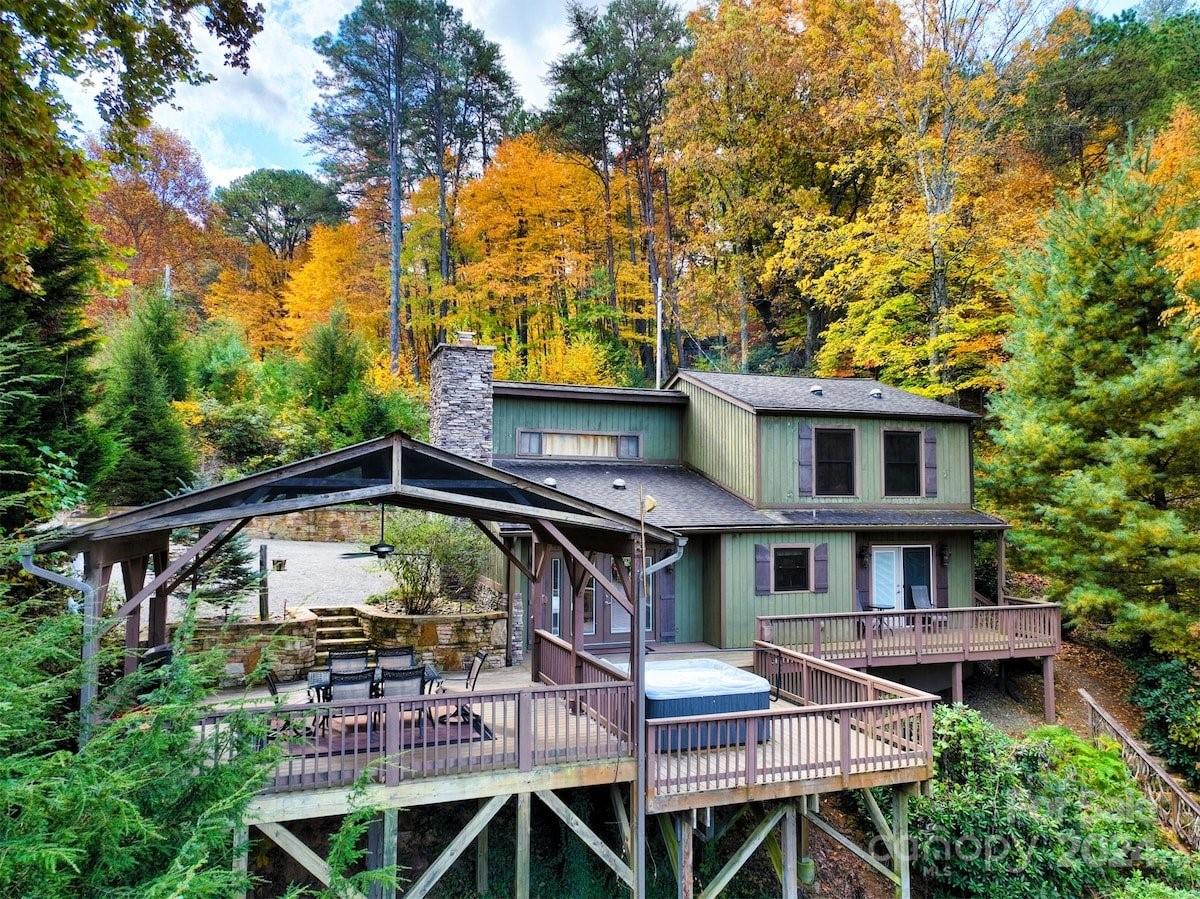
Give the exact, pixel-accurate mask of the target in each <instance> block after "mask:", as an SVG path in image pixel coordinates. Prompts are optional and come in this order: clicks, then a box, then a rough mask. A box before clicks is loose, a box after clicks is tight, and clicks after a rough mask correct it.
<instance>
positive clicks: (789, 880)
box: [782, 804, 800, 899]
mask: <svg viewBox="0 0 1200 899" xmlns="http://www.w3.org/2000/svg"><path fill="white" fill-rule="evenodd" d="M782 842H783V899H796V897H797V896H799V894H800V884H799V882H798V880H797V870H796V867H797V862H798V859H797V857H796V848H797V847H796V843H797V840H796V806H794V805H790V804H789V805H788V807H787V810H786V811H785V812H784V813H783V839H782Z"/></svg>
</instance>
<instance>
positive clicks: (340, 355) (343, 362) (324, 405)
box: [303, 309, 367, 410]
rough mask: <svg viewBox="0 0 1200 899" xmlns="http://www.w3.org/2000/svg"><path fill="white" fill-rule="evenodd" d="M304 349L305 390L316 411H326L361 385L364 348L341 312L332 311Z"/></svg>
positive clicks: (338, 310) (313, 330)
mask: <svg viewBox="0 0 1200 899" xmlns="http://www.w3.org/2000/svg"><path fill="white" fill-rule="evenodd" d="M303 349H304V372H303V381H304V387H305V390H306V391H307V393H308V397H309V400H310V401H311V403H312V404H313V406H315V407H316V408H317V409H322V410H324V409H328V408H329V407H330V406H332V405H333V404H334V403H335V402H336V401H337V400H338V398H339V397H342V396H344V395H345V394H347V393H349V392H350V391H351V390H352V389H353V388H354V387H356V386H357V385H359V384H361V383H362V377H363V375H364V374H365V373H366V371H367V352H366V347H365V345H364V344H363V340H362V338H361V337H359V336H358V334H357V333H356V332H355V331H354V329H353V328H352V327H351V325H350V319H349V317H348V316H347V315H346V313H345V312H344V311H343V310H342V309H334V310H333V313H332V314H331V315H330V316H329V322H328V323H326V324H323V325H317V326H316V327H314V328H313V329H312V330H311V331H309V333H308V336H307V337H306V338H305V340H304V347H303Z"/></svg>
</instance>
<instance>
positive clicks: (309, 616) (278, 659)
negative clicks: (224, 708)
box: [167, 608, 317, 681]
mask: <svg viewBox="0 0 1200 899" xmlns="http://www.w3.org/2000/svg"><path fill="white" fill-rule="evenodd" d="M177 626H178V625H177V624H176V623H174V622H172V623H171V624H169V625H168V626H167V630H168V634H169V635H170V636H172V637H173V636H174V633H175V628H176V627H177ZM192 645H193V647H194V648H195V649H197V650H201V651H204V650H209V649H213V648H215V647H218V646H220V647H222V648H223V649H224V650H225V652H226V654H227V661H228V662H229V663H230V664H236V665H241V666H242V670H243V671H244V672H246V673H247V674H249V673H250V672H252V671H253V670H254V669H255V667H256V666H257V665H258V663H259V661H260V660H261V659H262V657H263V653H264V652H266V653H267V654H268V655H267V658H268V664H269V665H270V668H271V671H272V672H273V673H274V675H275V679H276V680H279V681H294V680H301V679H303V678H304V675H305V674H306V673H307V672H308V670H309V669H310V668H312V666H313V663H314V661H315V659H316V651H317V616H316V615H314V614H313V613H312V612H310V611H309V610H308V609H299V608H297V609H289V610H288V613H287V617H286V618H284V619H283V620H278V619H275V620H271V621H258V620H255V619H247V620H244V621H228V622H227V621H222V620H219V619H201V620H200V621H197V622H196V633H195V636H194V637H193V644H192ZM231 680H236V678H231Z"/></svg>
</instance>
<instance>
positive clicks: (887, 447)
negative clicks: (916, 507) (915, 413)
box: [883, 431, 921, 496]
mask: <svg viewBox="0 0 1200 899" xmlns="http://www.w3.org/2000/svg"><path fill="white" fill-rule="evenodd" d="M883 493H884V495H885V496H920V495H921V432H920V431H884V432H883Z"/></svg>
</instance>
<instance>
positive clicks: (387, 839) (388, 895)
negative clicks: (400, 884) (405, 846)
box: [381, 808, 399, 899]
mask: <svg viewBox="0 0 1200 899" xmlns="http://www.w3.org/2000/svg"><path fill="white" fill-rule="evenodd" d="M398 818H399V812H398V811H397V810H396V809H394V808H389V809H386V810H385V811H384V813H383V847H382V848H383V855H382V859H381V860H382V862H383V867H385V868H391V869H393V870H395V868H396V840H397V838H398V836H399V835H398V833H397V831H398V829H399V828H398V820H397V819H398ZM383 899H396V881H395V877H394V876H393V878H392V880H391V882H390V883H387V884H384V886H383Z"/></svg>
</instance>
